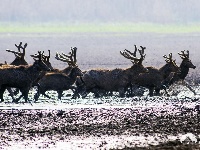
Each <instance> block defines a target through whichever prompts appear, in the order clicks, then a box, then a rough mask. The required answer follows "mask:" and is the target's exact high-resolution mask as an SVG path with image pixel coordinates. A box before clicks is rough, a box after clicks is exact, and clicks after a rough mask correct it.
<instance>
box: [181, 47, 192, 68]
mask: <svg viewBox="0 0 200 150" xmlns="http://www.w3.org/2000/svg"><path fill="white" fill-rule="evenodd" d="M178 54H179V56H180V57H181V58H182V60H183V61H182V63H181V66H185V67H187V68H193V69H195V68H196V66H194V65H193V63H192V61H191V60H190V59H189V50H187V53H185V50H184V51H181V53H178Z"/></svg>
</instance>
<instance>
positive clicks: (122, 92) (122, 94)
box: [118, 88, 125, 97]
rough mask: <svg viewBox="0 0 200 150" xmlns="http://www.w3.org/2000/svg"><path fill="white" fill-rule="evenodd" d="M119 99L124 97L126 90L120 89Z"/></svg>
mask: <svg viewBox="0 0 200 150" xmlns="http://www.w3.org/2000/svg"><path fill="white" fill-rule="evenodd" d="M118 91H119V97H124V96H125V95H124V88H119V90H118Z"/></svg>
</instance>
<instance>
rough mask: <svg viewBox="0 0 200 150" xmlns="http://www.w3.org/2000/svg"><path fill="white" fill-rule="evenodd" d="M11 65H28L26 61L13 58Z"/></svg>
mask: <svg viewBox="0 0 200 150" xmlns="http://www.w3.org/2000/svg"><path fill="white" fill-rule="evenodd" d="M11 65H15V66H19V65H28V63H27V62H26V61H25V60H23V59H17V58H16V59H15V60H14V61H13V62H12V63H11Z"/></svg>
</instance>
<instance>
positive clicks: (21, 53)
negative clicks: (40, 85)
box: [6, 42, 28, 99]
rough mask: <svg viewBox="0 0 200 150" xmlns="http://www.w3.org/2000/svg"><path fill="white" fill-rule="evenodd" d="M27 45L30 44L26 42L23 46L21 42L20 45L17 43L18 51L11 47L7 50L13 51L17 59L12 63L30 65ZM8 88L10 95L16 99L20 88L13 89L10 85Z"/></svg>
mask: <svg viewBox="0 0 200 150" xmlns="http://www.w3.org/2000/svg"><path fill="white" fill-rule="evenodd" d="M27 45H28V44H27V43H25V44H24V46H22V42H20V43H19V45H17V44H15V46H16V47H17V49H18V51H13V50H10V49H7V50H6V51H7V52H11V53H13V54H14V55H15V59H14V61H13V62H12V63H10V65H15V66H20V65H28V63H27V62H26V60H25V52H26V47H27ZM21 49H22V51H21ZM7 90H8V92H9V93H10V96H11V97H12V99H14V95H16V94H17V93H18V92H19V90H15V91H13V89H12V88H10V87H8V88H7Z"/></svg>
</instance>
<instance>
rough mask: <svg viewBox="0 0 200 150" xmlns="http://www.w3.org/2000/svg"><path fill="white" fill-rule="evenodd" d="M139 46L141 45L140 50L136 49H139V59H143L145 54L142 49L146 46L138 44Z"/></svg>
mask: <svg viewBox="0 0 200 150" xmlns="http://www.w3.org/2000/svg"><path fill="white" fill-rule="evenodd" d="M140 47H141V50H139V49H138V51H139V53H140V56H141V58H140V60H141V61H143V60H144V58H145V56H146V54H144V50H145V49H146V47H143V46H140Z"/></svg>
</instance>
